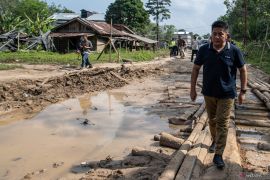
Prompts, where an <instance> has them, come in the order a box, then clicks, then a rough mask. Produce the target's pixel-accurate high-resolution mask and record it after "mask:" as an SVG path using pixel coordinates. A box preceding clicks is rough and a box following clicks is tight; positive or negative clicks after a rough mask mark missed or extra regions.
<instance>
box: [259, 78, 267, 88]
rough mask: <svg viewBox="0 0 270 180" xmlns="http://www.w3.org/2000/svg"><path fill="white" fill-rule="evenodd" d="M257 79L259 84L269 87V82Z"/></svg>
mask: <svg viewBox="0 0 270 180" xmlns="http://www.w3.org/2000/svg"><path fill="white" fill-rule="evenodd" d="M257 81H259V82H261V84H263V85H264V86H266V87H267V88H269V89H270V84H268V83H267V82H265V81H262V80H260V79H257Z"/></svg>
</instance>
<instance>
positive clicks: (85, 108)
mask: <svg viewBox="0 0 270 180" xmlns="http://www.w3.org/2000/svg"><path fill="white" fill-rule="evenodd" d="M125 96H126V94H125V93H124V92H121V91H118V92H117V91H107V92H102V93H97V94H91V95H90V94H86V95H83V96H81V97H78V98H74V99H69V100H66V101H64V102H61V103H58V104H54V105H50V106H48V107H47V108H46V109H44V110H43V111H42V112H40V113H39V114H37V115H36V116H35V117H33V118H32V119H28V120H23V121H20V119H18V121H16V122H14V123H11V124H5V125H2V126H0V154H1V156H0V179H22V178H23V177H26V178H27V176H26V175H27V174H31V179H58V178H59V177H63V176H66V174H69V173H71V172H72V171H73V168H74V167H76V166H77V165H79V164H80V163H81V162H83V161H93V160H100V159H105V158H106V157H107V156H108V155H110V156H111V157H113V158H117V157H120V156H124V155H127V154H129V153H130V151H131V148H132V147H134V146H136V145H138V146H140V147H147V146H149V144H153V141H152V140H151V139H153V135H154V134H158V133H160V132H162V131H172V127H169V124H168V122H167V119H162V118H161V117H159V116H158V115H155V114H151V113H148V112H147V111H146V110H145V109H144V108H143V106H135V105H134V106H133V105H132V103H128V102H126V101H125V100H124V98H125ZM85 121H88V124H86V123H84V122H85Z"/></svg>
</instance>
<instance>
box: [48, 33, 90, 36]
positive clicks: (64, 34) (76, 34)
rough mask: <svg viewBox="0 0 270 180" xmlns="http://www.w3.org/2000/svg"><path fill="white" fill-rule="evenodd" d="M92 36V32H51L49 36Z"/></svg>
mask: <svg viewBox="0 0 270 180" xmlns="http://www.w3.org/2000/svg"><path fill="white" fill-rule="evenodd" d="M84 35H87V36H94V34H91V33H51V34H50V36H51V37H77V36H84Z"/></svg>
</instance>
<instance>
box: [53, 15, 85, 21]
mask: <svg viewBox="0 0 270 180" xmlns="http://www.w3.org/2000/svg"><path fill="white" fill-rule="evenodd" d="M76 17H80V14H76V13H54V14H53V15H52V16H50V18H51V19H55V20H58V19H62V20H70V19H73V18H76Z"/></svg>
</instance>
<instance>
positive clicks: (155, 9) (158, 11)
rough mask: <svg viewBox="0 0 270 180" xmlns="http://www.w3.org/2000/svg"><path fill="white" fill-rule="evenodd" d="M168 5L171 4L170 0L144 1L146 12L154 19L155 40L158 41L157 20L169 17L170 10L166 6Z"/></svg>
mask: <svg viewBox="0 0 270 180" xmlns="http://www.w3.org/2000/svg"><path fill="white" fill-rule="evenodd" d="M168 6H171V0H148V2H147V3H146V8H147V9H148V13H149V14H150V15H152V16H153V17H154V20H156V26H157V32H156V33H157V41H159V31H158V29H159V22H161V21H163V20H165V19H169V18H170V17H171V15H170V10H169V9H168V8H167V7H168Z"/></svg>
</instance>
